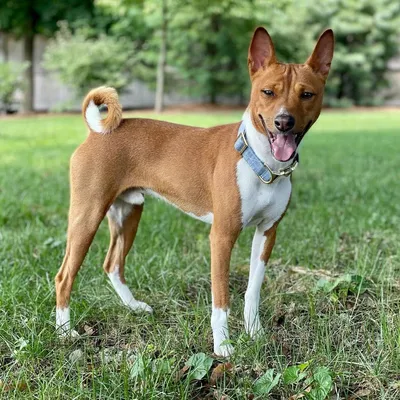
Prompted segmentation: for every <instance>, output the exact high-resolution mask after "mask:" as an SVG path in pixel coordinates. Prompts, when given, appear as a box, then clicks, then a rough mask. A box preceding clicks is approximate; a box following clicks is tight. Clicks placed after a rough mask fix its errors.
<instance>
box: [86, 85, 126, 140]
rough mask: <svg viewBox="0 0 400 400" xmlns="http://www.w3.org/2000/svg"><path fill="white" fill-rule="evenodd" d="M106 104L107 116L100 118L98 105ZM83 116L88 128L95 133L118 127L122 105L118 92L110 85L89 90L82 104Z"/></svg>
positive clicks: (110, 130)
mask: <svg viewBox="0 0 400 400" xmlns="http://www.w3.org/2000/svg"><path fill="white" fill-rule="evenodd" d="M103 104H104V105H106V106H107V109H108V113H107V117H106V118H104V119H101V115H100V110H99V106H101V105H103ZM82 113H83V118H84V119H85V121H86V123H87V125H88V127H89V129H90V130H91V131H92V132H97V133H110V132H112V131H113V130H114V129H116V128H118V126H119V124H120V123H121V119H122V107H121V104H120V103H119V101H118V93H117V91H116V90H115V89H114V88H112V87H106V86H101V87H98V88H96V89H93V90H91V91H90V92H89V93H88V94H87V96H86V97H85V100H84V101H83V105H82Z"/></svg>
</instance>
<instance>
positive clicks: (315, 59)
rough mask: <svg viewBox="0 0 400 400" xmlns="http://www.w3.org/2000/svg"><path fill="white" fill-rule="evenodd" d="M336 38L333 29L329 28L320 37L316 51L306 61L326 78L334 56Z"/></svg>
mask: <svg viewBox="0 0 400 400" xmlns="http://www.w3.org/2000/svg"><path fill="white" fill-rule="evenodd" d="M334 47H335V38H334V36H333V31H332V29H327V30H326V31H325V32H324V33H323V34H322V35H321V36H320V37H319V39H318V42H317V44H316V45H315V48H314V51H313V52H312V54H311V56H310V57H309V58H308V60H307V61H306V64H308V65H309V66H310V67H311V68H312V69H313V70H314V71H315V72H319V73H320V74H321V75H322V76H323V77H324V79H326V78H327V77H328V74H329V69H330V68H331V62H332V58H333V48H334Z"/></svg>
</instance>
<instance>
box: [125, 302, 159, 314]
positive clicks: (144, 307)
mask: <svg viewBox="0 0 400 400" xmlns="http://www.w3.org/2000/svg"><path fill="white" fill-rule="evenodd" d="M127 306H128V307H129V308H130V309H131V310H132V311H135V312H147V313H149V314H151V313H153V309H152V308H151V307H150V306H149V305H148V304H146V303H145V302H143V301H137V300H135V301H134V302H133V301H131V302H130V303H129V304H127Z"/></svg>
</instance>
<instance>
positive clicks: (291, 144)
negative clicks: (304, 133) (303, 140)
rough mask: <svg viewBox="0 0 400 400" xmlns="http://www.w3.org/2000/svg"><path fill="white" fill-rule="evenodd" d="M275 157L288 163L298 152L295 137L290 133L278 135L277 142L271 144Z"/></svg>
mask: <svg viewBox="0 0 400 400" xmlns="http://www.w3.org/2000/svg"><path fill="white" fill-rule="evenodd" d="M271 146H272V151H273V153H274V157H275V158H276V159H277V160H279V161H288V160H289V159H290V157H292V155H293V153H294V152H295V151H296V147H297V146H296V141H295V140H294V135H293V134H292V133H289V134H288V135H283V134H281V133H279V134H277V135H276V138H275V140H274V141H273V142H272V143H271Z"/></svg>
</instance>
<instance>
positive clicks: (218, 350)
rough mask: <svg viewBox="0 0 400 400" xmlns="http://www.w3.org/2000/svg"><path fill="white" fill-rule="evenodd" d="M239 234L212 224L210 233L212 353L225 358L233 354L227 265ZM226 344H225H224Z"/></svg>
mask: <svg viewBox="0 0 400 400" xmlns="http://www.w3.org/2000/svg"><path fill="white" fill-rule="evenodd" d="M238 234H239V232H230V231H224V230H219V229H218V227H217V225H216V224H214V225H213V227H212V229H211V233H210V244H211V287H212V315H211V327H212V331H213V339H214V353H215V354H216V355H219V356H224V357H227V356H229V355H230V354H232V352H233V347H232V345H231V344H229V330H228V316H229V263H230V258H231V252H232V248H233V245H234V244H235V242H236V239H237V237H238ZM224 342H226V343H224Z"/></svg>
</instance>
